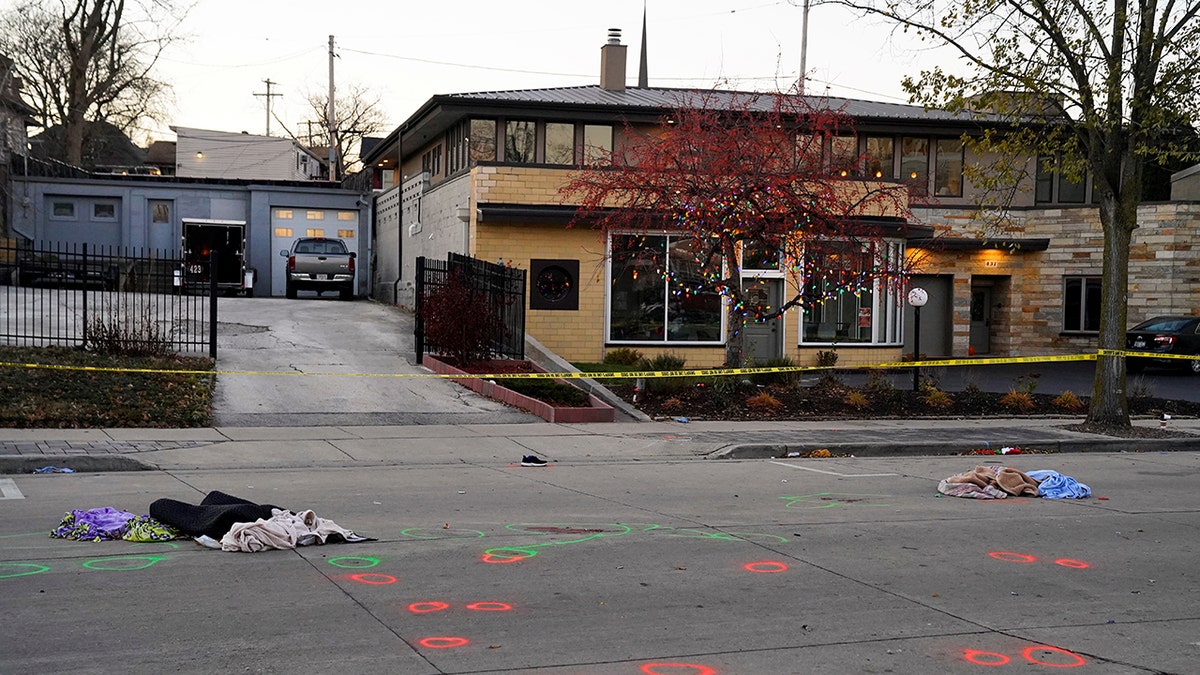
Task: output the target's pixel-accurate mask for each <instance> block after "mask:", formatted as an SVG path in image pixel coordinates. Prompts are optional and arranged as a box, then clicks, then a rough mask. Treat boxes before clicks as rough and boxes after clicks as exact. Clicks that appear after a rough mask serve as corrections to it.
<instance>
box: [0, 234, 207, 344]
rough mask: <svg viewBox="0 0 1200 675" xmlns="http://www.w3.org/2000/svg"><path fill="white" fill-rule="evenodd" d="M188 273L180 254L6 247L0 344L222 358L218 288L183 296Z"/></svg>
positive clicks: (0, 271) (0, 255)
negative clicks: (157, 348)
mask: <svg viewBox="0 0 1200 675" xmlns="http://www.w3.org/2000/svg"><path fill="white" fill-rule="evenodd" d="M214 264H215V261H214ZM182 271H183V259H182V256H181V255H180V253H178V252H177V251H171V250H160V249H141V248H127V247H115V246H102V245H95V244H90V245H89V244H86V243H50V244H41V245H39V246H37V247H35V246H32V245H27V244H23V243H18V242H15V241H14V240H0V293H2V294H3V297H2V298H0V343H4V344H9V345H16V346H38V347H40V346H49V345H60V346H74V347H89V346H91V347H95V346H98V345H101V344H102V343H104V342H105V341H106V340H107V341H112V340H120V341H121V342H123V343H125V344H133V345H136V344H138V343H144V344H146V345H147V346H150V345H151V344H153V345H162V346H165V347H166V348H167V349H169V350H171V351H175V352H194V351H203V350H207V351H208V354H209V356H210V357H212V358H216V355H217V341H216V326H217V294H216V288H215V287H212V288H208V289H206V291H207V292H206V293H205V292H203V291H202V293H201V294H200V295H187V294H184V293H183V287H182V285H181V284H180V280H181V273H182ZM213 279H214V280H215V279H216V276H215V275H214V276H213ZM214 286H215V284H214ZM193 290H195V289H193Z"/></svg>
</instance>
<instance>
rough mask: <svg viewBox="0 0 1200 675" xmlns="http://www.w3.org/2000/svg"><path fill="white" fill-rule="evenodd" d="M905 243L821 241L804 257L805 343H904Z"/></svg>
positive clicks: (803, 333)
mask: <svg viewBox="0 0 1200 675" xmlns="http://www.w3.org/2000/svg"><path fill="white" fill-rule="evenodd" d="M903 255H904V249H903V245H902V244H901V243H899V242H886V241H885V242H881V243H875V244H860V243H856V242H847V241H840V242H821V243H820V244H818V245H815V246H813V247H810V249H809V251H808V252H807V253H806V255H805V260H804V275H805V278H804V306H805V311H804V312H803V315H802V316H801V319H800V324H801V325H800V335H801V336H802V341H803V342H804V343H816V344H834V343H838V344H843V343H859V344H863V343H866V344H898V343H899V342H900V341H901V333H900V329H901V326H900V318H901V315H902V313H901V311H900V309H901V307H900V303H899V301H898V297H897V290H896V287H895V284H892V283H889V280H890V279H891V278H892V276H893V275H892V272H893V271H894V270H896V269H898V268H899V266H900V264H901V261H902V260H903Z"/></svg>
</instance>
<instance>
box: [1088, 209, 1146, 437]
mask: <svg viewBox="0 0 1200 675" xmlns="http://www.w3.org/2000/svg"><path fill="white" fill-rule="evenodd" d="M1138 192H1140V190H1139V191H1133V190H1130V189H1128V187H1126V188H1125V189H1122V190H1121V192H1120V194H1119V195H1115V196H1114V197H1112V198H1109V199H1101V200H1100V221H1101V224H1102V226H1103V227H1104V262H1103V270H1102V275H1103V276H1102V277H1101V310H1100V336H1099V337H1100V339H1099V347H1100V349H1102V350H1104V349H1124V348H1125V326H1126V321H1127V316H1128V302H1127V300H1128V295H1129V244H1130V242H1131V241H1132V240H1133V230H1134V228H1136V227H1137V193H1138ZM1087 424H1094V425H1103V426H1114V425H1115V426H1124V427H1127V426H1129V425H1130V424H1129V401H1128V397H1127V396H1126V392H1125V358H1124V357H1122V356H1105V355H1100V356H1097V357H1096V376H1095V380H1094V381H1093V383H1092V404H1091V408H1090V409H1089V410H1088V417H1087Z"/></svg>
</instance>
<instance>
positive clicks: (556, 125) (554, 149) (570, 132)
mask: <svg viewBox="0 0 1200 675" xmlns="http://www.w3.org/2000/svg"><path fill="white" fill-rule="evenodd" d="M544 157H545V160H544V161H545V162H546V164H555V165H559V166H572V165H574V164H575V125H574V124H571V123H569V122H547V123H546V140H545V149H544Z"/></svg>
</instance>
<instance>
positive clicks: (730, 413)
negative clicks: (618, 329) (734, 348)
mask: <svg viewBox="0 0 1200 675" xmlns="http://www.w3.org/2000/svg"><path fill="white" fill-rule="evenodd" d="M609 388H610V389H611V390H612V391H613V392H615V393H616V394H617V395H619V396H620V397H621V398H623V399H624V400H626V401H628V402H630V403H631V404H632V405H634V406H635V407H637V408H638V409H639V410H641V411H642V412H644V413H646V414H647V415H649V416H651V417H658V418H674V417H687V418H688V419H690V420H733V421H758V420H813V419H839V418H846V419H855V418H858V419H861V418H877V419H879V418H884V419H886V418H901V419H903V418H912V417H923V418H946V417H997V416H1000V417H1021V416H1062V417H1078V416H1080V415H1086V413H1087V404H1088V402H1089V399H1088V398H1087V397H1080V402H1081V403H1082V404H1083V406H1084V407H1083V408H1081V409H1079V410H1067V409H1064V408H1062V407H1060V406H1058V405H1056V404H1055V403H1054V400H1055V398H1056V397H1055V396H1052V395H1049V394H1032V395H1031V396H1030V400H1031V402H1032V403H1033V407H1032V408H1031V409H1029V410H1021V409H1018V408H1011V407H1008V406H1005V405H1004V404H1003V403H1001V399H1002V398H1003V397H1004V396H1005V394H1001V393H995V392H983V391H967V392H946V393H947V395H948V398H949V404H948V405H945V406H944V407H939V406H934V405H931V404H930V403H929V402H927V401H926V400H925V399H924V398H923V397H922V395H921V394H920V393H918V392H913V391H911V390H903V389H898V388H895V389H886V388H884V389H879V390H875V391H864V392H863V393H864V394H865V396H866V402H865V405H858V406H855V405H851V404H849V403H847V397H848V396H849V394H850V391H851V389H850V388H849V387H845V386H843V385H840V384H832V385H820V384H818V385H816V386H812V387H799V386H786V385H762V386H759V385H745V386H743V387H741V388H740V389H739V390H738V391H736V392H733V393H730V392H721V391H718V390H716V389H714V388H713V387H712V386H711V385H708V384H698V383H695V382H690V383H678V384H676V385H675V386H674V387H671V386H668V387H667V388H666V391H663V390H662V389H659V390H655V389H654V385H653V383H652V384H651V388H650V391H648V392H635V390H634V387H633V385H624V384H622V385H609ZM860 391H861V390H860ZM635 394H636V395H637V400H636V402H635ZM763 394H766V395H769V396H770V399H767V398H766V397H765V396H762V395H763ZM860 403H862V401H861V400H860ZM1129 408H1130V414H1131V415H1136V416H1159V415H1161V414H1164V413H1166V414H1169V415H1172V416H1176V417H1200V403H1196V402H1191V401H1175V400H1167V399H1158V398H1137V399H1130V401H1129ZM1064 428H1074V429H1075V430H1078V431H1091V432H1092V433H1108V435H1126V436H1137V437H1143V438H1169V437H1178V436H1184V437H1186V436H1190V434H1186V433H1181V432H1174V431H1171V430H1169V429H1167V430H1160V429H1154V428H1149V429H1147V428H1141V427H1138V428H1134V429H1124V428H1119V429H1109V430H1099V429H1095V428H1091V429H1088V428H1083V427H1082V425H1075V426H1074V427H1064Z"/></svg>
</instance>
